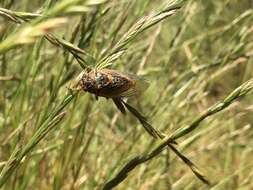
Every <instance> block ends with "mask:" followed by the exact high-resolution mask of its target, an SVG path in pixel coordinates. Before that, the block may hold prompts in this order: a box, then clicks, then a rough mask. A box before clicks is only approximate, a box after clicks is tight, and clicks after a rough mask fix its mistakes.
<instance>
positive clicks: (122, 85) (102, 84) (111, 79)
mask: <svg viewBox="0 0 253 190" xmlns="http://www.w3.org/2000/svg"><path fill="white" fill-rule="evenodd" d="M147 87H148V83H147V81H146V80H145V79H144V78H141V77H139V76H137V75H133V74H127V73H123V72H119V71H117V70H112V69H101V70H90V71H88V72H84V73H83V74H82V75H81V76H80V78H79V81H78V89H81V90H83V91H85V92H89V93H92V94H94V95H95V96H96V98H97V99H98V97H105V98H107V99H112V100H113V102H114V103H115V105H116V106H117V108H118V109H119V110H120V111H121V112H122V113H123V114H126V108H127V109H128V110H129V111H130V112H131V113H132V114H133V115H134V116H135V117H136V118H137V119H138V120H139V121H140V123H141V124H142V126H143V127H144V128H145V130H146V131H147V132H148V133H149V134H150V135H152V136H153V137H155V138H158V137H159V138H162V137H163V136H162V134H160V133H159V132H158V131H157V130H155V129H154V128H153V127H152V126H151V125H150V124H149V123H148V122H147V120H146V118H145V117H144V116H143V115H142V114H140V113H139V112H138V111H137V110H136V109H135V108H133V107H132V106H130V105H129V104H128V103H127V102H125V101H124V100H123V98H126V97H138V96H139V95H140V94H141V92H143V91H144V90H145V89H146V88H147Z"/></svg>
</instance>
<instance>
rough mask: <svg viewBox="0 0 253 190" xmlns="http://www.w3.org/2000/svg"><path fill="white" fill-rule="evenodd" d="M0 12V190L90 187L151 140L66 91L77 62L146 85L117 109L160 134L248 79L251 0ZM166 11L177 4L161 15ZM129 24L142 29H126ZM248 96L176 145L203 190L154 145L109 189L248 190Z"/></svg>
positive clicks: (5, 1)
mask: <svg viewBox="0 0 253 190" xmlns="http://www.w3.org/2000/svg"><path fill="white" fill-rule="evenodd" d="M0 7H1V9H0V142H1V146H0V170H1V174H0V185H1V187H0V189H3V190H10V189H11V190H29V189H43V190H44V189H52V190H59V189H66V190H69V189H75V190H79V189H80V190H86V189H87V190H90V189H92V190H93V189H102V188H103V187H104V185H105V184H106V183H107V182H109V181H110V180H111V179H113V178H114V177H115V176H117V174H118V172H119V171H120V170H121V169H122V168H123V167H124V166H125V165H126V164H127V163H129V162H130V160H131V159H132V158H134V157H135V156H136V155H139V156H143V155H146V154H148V153H149V152H150V151H152V150H153V148H154V147H155V146H157V144H159V143H160V140H153V139H152V137H150V136H149V135H148V134H147V133H146V132H145V130H144V129H143V128H142V127H141V125H140V124H139V123H138V121H137V120H136V118H134V117H133V116H132V115H131V114H127V115H126V116H124V115H122V114H121V113H120V111H118V110H117V109H116V107H115V105H114V104H113V102H112V101H111V100H107V99H105V98H99V100H98V101H96V99H95V97H94V96H92V95H91V94H88V93H85V92H80V93H78V94H75V93H74V94H71V92H70V91H69V90H68V88H67V87H68V86H69V85H70V83H71V82H73V81H74V80H75V78H76V77H77V76H78V74H79V73H80V72H81V71H82V70H83V69H82V67H80V65H88V66H90V67H93V68H94V67H95V66H96V65H97V64H98V63H99V61H100V60H101V59H102V58H111V59H112V60H111V61H110V62H109V66H108V68H113V69H117V70H120V71H123V72H129V73H134V74H138V75H142V76H144V77H145V78H146V79H147V80H148V81H149V88H148V89H147V90H146V91H145V92H144V93H143V94H142V96H141V97H139V98H133V99H129V100H128V102H129V104H131V105H132V106H134V107H135V108H136V109H138V110H139V111H140V112H141V113H142V114H143V115H145V116H147V118H148V121H149V122H150V123H151V124H152V125H153V126H154V128H156V129H159V130H160V131H162V132H163V133H165V134H166V135H170V134H173V133H174V132H175V131H176V130H177V129H179V128H180V127H184V126H188V125H190V124H191V123H193V122H194V120H195V118H197V117H199V116H201V114H203V113H205V110H207V109H208V108H209V107H210V106H212V105H215V104H216V103H217V102H220V101H222V100H223V99H224V98H226V97H227V96H228V95H229V94H230V93H231V92H233V91H234V90H235V89H236V88H237V87H238V86H240V85H242V84H243V83H244V82H246V81H247V80H252V76H253V59H252V56H253V35H252V34H253V2H252V0H223V1H206V0H185V1H165V0H164V1H163V0H154V1H151V0H131V1H124V0H108V1H101V0H93V1H91V0H89V1H83V0H82V1H80V0H43V1H42V0H37V1H28V0H1V2H0ZM167 7H169V8H173V7H181V8H180V9H179V10H177V11H175V12H173V15H171V16H168V17H167V16H164V15H165V14H166V13H167V12H169V10H168V9H166V8H167ZM31 13H33V14H31ZM35 13H36V14H35ZM174 13H175V14H174ZM145 16H147V17H145ZM165 17H166V18H165ZM160 18H161V19H160ZM141 19H144V21H145V24H150V23H152V27H147V28H145V29H143V30H141V29H142V28H139V29H138V24H137V25H136V24H135V23H139V22H138V21H140V20H141ZM152 19H154V20H152ZM154 21H157V22H154ZM145 24H144V26H145ZM150 25H151V24H150ZM133 26H134V27H133ZM136 26H137V28H135V27H136ZM148 26H149V25H148ZM140 27H143V26H140ZM131 29H132V32H133V31H135V30H136V31H137V32H138V35H137V33H134V32H133V34H131V33H129V32H128V31H129V30H130V31H131ZM45 35H46V37H45ZM43 36H44V37H43ZM128 37H129V40H127V41H124V43H122V39H128ZM28 42H29V43H28ZM117 44H123V45H122V48H121V49H120V50H119V51H118V52H116V53H115V52H112V54H110V53H111V51H112V50H114V49H113V48H115V47H116V45H117ZM76 47H79V48H80V49H78V48H76ZM122 50H124V51H122ZM117 53H119V54H120V56H118V55H119V54H117ZM111 55H113V56H116V57H114V58H112V57H110V56H111ZM251 88H252V85H251ZM245 94H246V93H245ZM252 98H253V95H252V93H251V94H250V93H248V92H247V95H246V96H240V97H238V98H235V101H233V102H229V104H228V105H229V107H228V108H226V109H223V108H222V109H221V110H219V111H220V112H219V113H217V114H211V115H210V116H209V117H208V118H206V117H205V120H204V121H202V122H201V123H200V124H199V125H198V127H197V128H196V129H195V130H193V131H191V132H189V134H185V135H184V136H183V137H182V138H180V139H178V140H177V142H178V145H176V146H175V147H177V149H178V150H179V151H180V152H181V153H182V154H184V155H185V156H186V157H187V158H188V159H190V160H191V161H192V162H193V163H194V164H195V165H196V166H197V167H198V168H199V169H200V170H201V171H202V173H203V174H204V175H205V176H206V178H207V179H208V180H209V181H210V183H211V185H210V186H207V185H205V184H203V183H202V182H201V181H200V180H199V179H198V178H197V177H196V176H195V175H194V174H193V173H192V171H191V170H190V168H189V167H188V166H187V165H186V164H185V163H183V162H182V160H181V159H179V158H178V156H177V155H175V154H174V153H173V152H172V151H171V150H170V149H167V148H164V150H163V151H162V152H161V153H160V154H158V155H156V156H155V157H153V158H152V159H151V160H149V161H147V162H143V163H141V164H138V166H137V167H136V168H132V169H133V170H132V171H131V172H129V173H128V174H126V172H125V174H126V175H127V176H125V177H126V178H124V179H123V181H119V184H117V186H116V187H115V189H120V190H121V189H124V190H128V189H129V190H132V189H133V190H135V189H140V190H144V189H153V190H169V189H173V190H180V189H189V190H190V189H191V190H195V189H217V190H220V189H222V190H223V189H224V190H225V189H226V190H234V189H240V190H251V189H253V161H252V160H253V148H252V147H253V146H252V145H253V140H252V139H253V138H252V137H253V131H252V124H253V117H252V112H253V102H252Z"/></svg>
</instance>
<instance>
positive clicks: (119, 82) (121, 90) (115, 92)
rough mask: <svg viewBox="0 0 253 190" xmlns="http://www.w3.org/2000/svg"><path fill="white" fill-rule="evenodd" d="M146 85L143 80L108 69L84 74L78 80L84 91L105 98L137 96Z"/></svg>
mask: <svg viewBox="0 0 253 190" xmlns="http://www.w3.org/2000/svg"><path fill="white" fill-rule="evenodd" d="M146 84H147V83H146V81H145V80H144V79H142V78H140V77H138V76H136V75H131V74H125V73H121V72H118V71H116V70H110V69H103V70H99V71H95V70H92V71H90V72H88V73H84V74H83V76H82V77H81V79H80V86H81V88H82V89H83V90H84V91H87V92H90V93H93V94H95V95H96V96H102V97H106V98H120V97H121V98H122V97H129V96H134V95H136V96H137V95H138V94H139V93H140V91H142V90H144V88H145V86H147V85H146Z"/></svg>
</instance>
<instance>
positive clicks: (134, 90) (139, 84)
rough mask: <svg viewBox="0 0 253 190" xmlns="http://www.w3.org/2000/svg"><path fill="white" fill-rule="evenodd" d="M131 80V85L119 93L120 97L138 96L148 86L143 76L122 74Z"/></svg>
mask: <svg viewBox="0 0 253 190" xmlns="http://www.w3.org/2000/svg"><path fill="white" fill-rule="evenodd" d="M124 75H125V76H126V77H127V78H128V79H129V80H130V81H131V82H132V84H133V85H132V86H131V88H129V89H128V90H127V91H125V92H123V93H122V94H121V97H139V96H140V95H141V94H142V93H143V92H144V91H145V90H146V89H147V88H148V86H149V83H148V81H147V80H146V79H144V78H143V77H139V76H137V75H134V74H124Z"/></svg>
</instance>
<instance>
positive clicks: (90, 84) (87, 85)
mask: <svg viewBox="0 0 253 190" xmlns="http://www.w3.org/2000/svg"><path fill="white" fill-rule="evenodd" d="M91 87H92V83H91V82H86V83H85V84H84V88H85V89H89V88H91Z"/></svg>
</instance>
